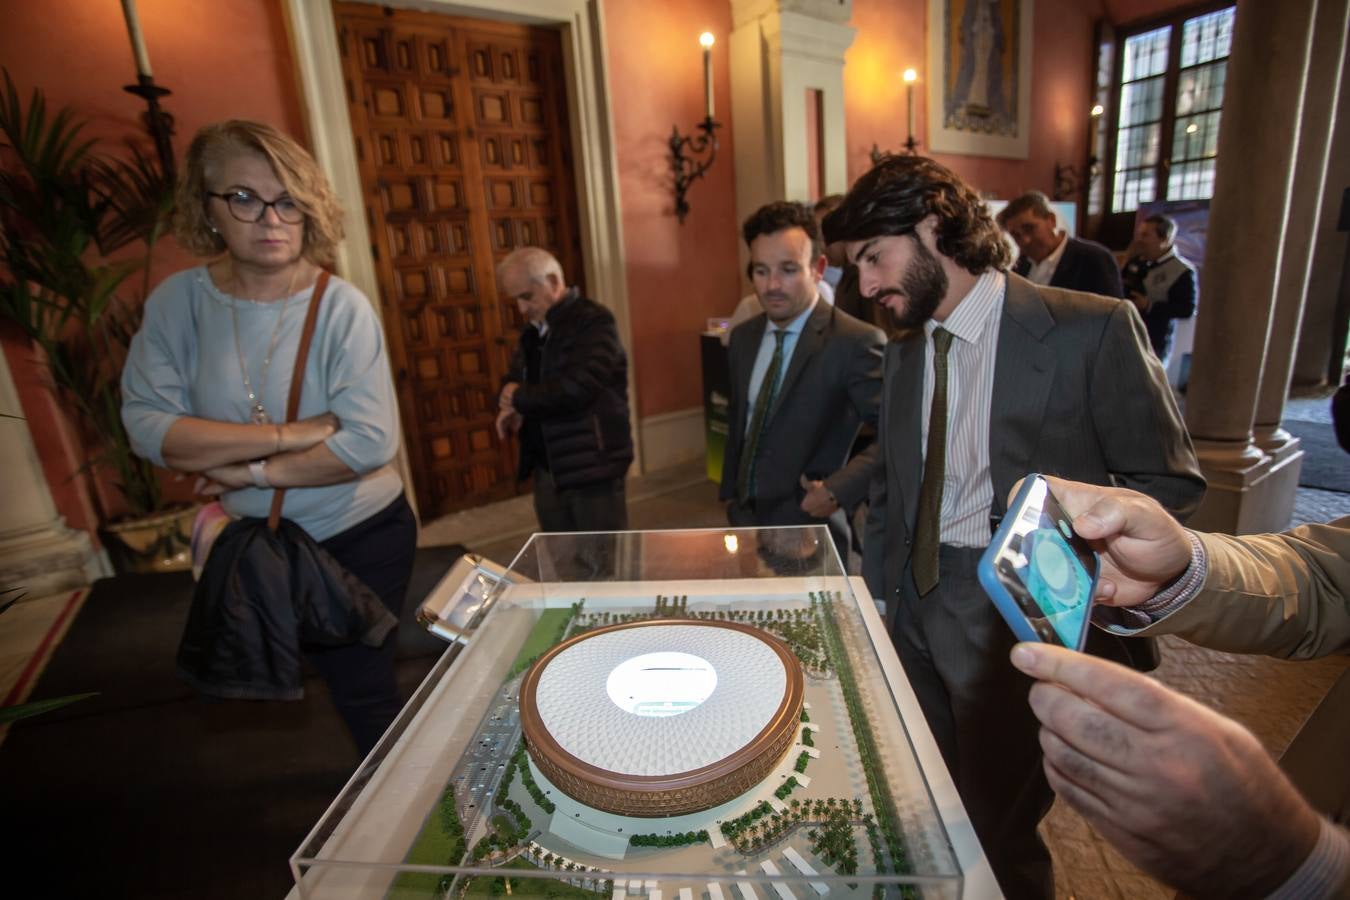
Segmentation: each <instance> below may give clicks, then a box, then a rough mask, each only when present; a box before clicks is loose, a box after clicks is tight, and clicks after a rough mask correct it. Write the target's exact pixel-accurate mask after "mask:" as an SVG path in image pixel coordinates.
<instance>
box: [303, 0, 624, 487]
mask: <svg viewBox="0 0 1350 900" xmlns="http://www.w3.org/2000/svg"><path fill="white" fill-rule="evenodd" d="M355 2H360V3H367V2H368V3H371V5H380V6H393V7H399V8H402V9H409V10H417V11H420V12H432V13H441V14H444V15H450V16H468V17H473V18H479V19H495V20H499V21H508V22H521V23H525V24H529V25H542V26H546V27H559V26H560V28H559V30H560V33H561V36H562V56H563V72H564V74H565V76H566V78H567V90H566V94H567V115H568V119H569V127H570V130H571V136H572V159H573V166H572V173H573V177H574V178H575V180H576V198H577V220H578V221H577V225H578V227H579V228H580V235H581V256H582V265H583V267H584V268H585V276H586V284H587V285H589V286H590V290H589V293H590V294H591V295H592V296H593V297H594V299H595V300H596V301H597V302H599V303H602V304H604V305H605V306H606V307H608V308H609V309H610V311H611V312H613V313H614V318H615V320H616V323H617V325H618V329H619V339H620V340H621V341H622V342H623V345H624V346H625V347H626V348H629V350H630V352H631V348H632V346H633V341H632V329H631V324H630V317H629V308H628V277H627V273H628V267H627V264H626V256H625V253H624V245H623V222H622V216H621V207H620V203H619V166H618V156H617V152H616V146H615V139H614V115H613V109H612V106H611V99H610V93H609V74H608V69H607V67H606V65H605V53H604V51H605V46H606V43H605V20H604V13H603V10H602V8H601V0H420V2H419V0H355ZM282 3H283V9H284V12H285V19H286V28H287V31H288V33H289V37H290V45H291V53H292V54H293V56H294V58H295V66H296V76H297V81H298V85H299V89H300V109H301V114H302V115H303V117H304V122H305V128H306V131H307V132H308V136H309V140H310V146H311V147H312V148H313V150H314V157H315V159H316V160H317V161H318V163H319V166H320V167H321V168H322V169H323V170H324V172H325V173H326V174H327V175H328V178H329V180H330V181H331V182H332V185H333V189H334V190H335V191H336V192H337V195H338V196H339V197H343V198H350V197H358V198H359V197H363V196H364V194H363V191H362V187H361V174H360V171H359V169H358V167H357V162H356V139H355V136H354V134H353V131H352V122H351V116H349V115H348V112H347V96H346V91H345V90H344V81H343V75H342V61H341V55H340V51H339V48H338V36H337V22H336V19H335V17H334V14H333V5H332V2H331V0H282ZM347 206H348V209H347V217H346V223H345V224H346V226H347V238H346V240H344V241H343V242H342V243H341V245H339V247H338V249H337V259H336V263H337V268H338V269H340V270H341V271H342V272H343V277H345V278H346V279H347V280H349V281H350V282H352V284H354V285H356V286H357V287H358V288H360V289H361V290H362V291H363V292H364V293H365V295H366V296H367V297H371V298H373V299H375V302H376V306H377V308H378V309H379V311H380V317H381V319H383V320H384V321H385V325H386V327H389V324H390V322H391V319H390V317H389V316H388V315H387V310H386V309H385V306H384V300H383V298H382V297H381V295H380V288H379V281H378V280H377V278H376V275H375V259H374V257H373V256H372V254H371V252H370V246H371V244H370V231H369V229H368V228H367V225H366V217H365V216H364V215H362V212H363V211H364V202H363V203H362V204H361V205H360V206H359V207H354V206H353V204H351V203H350V202H349V203H348V204H347ZM634 371H635V367H634V366H632V365H630V366H629V367H628V415H629V421H630V423H632V426H631V427H632V433H633V444H634V448H633V449H634V452H635V455H636V459H635V462H636V463H637V471H639V472H641V471H643V470H644V469H643V464H642V446H641V429H639V428H638V427H637V425H638V416H637V385H636V382H635V380H634V375H633V373H634ZM401 431H402V427H401V426H400V434H401ZM401 443H402V442H401ZM406 453H407V448H406V445H405V446H403V449H402V450H400V454H406ZM401 464H402V469H403V472H404V476H405V478H408V477H409V469H408V466H407V462H406V459H402V460H401Z"/></svg>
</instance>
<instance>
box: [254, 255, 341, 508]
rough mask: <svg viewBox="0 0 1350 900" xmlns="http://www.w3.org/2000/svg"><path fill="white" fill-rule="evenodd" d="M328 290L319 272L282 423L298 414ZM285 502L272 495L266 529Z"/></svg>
mask: <svg viewBox="0 0 1350 900" xmlns="http://www.w3.org/2000/svg"><path fill="white" fill-rule="evenodd" d="M327 289H328V270H327V269H323V270H321V271H320V272H319V278H318V280H317V281H315V282H314V291H313V292H312V293H311V294H310V297H309V312H308V313H307V314H306V315H305V328H304V330H303V331H301V332H300V346H299V347H298V348H297V349H296V351H295V371H294V372H292V373H291V395H290V397H288V398H287V400H286V418H285V419H284V420H283V421H286V422H294V421H295V417H296V416H297V415H299V413H300V389H301V388H303V387H304V386H305V363H307V362H308V361H309V345H310V342H311V340H312V339H313V338H314V325H315V323H316V322H317V321H318V320H319V304H320V303H322V302H323V293H324V291H326V290H327ZM285 500H286V489H285V488H279V489H278V490H277V491H276V492H275V493H274V494H272V511H271V512H269V513H268V514H267V527H268V528H270V529H272V530H273V531H276V530H277V526H278V525H279V524H281V505H282V504H283V503H284V502H285Z"/></svg>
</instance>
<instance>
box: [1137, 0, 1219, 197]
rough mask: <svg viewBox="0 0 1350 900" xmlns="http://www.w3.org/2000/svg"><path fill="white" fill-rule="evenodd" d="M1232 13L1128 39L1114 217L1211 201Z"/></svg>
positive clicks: (1204, 16) (1211, 14)
mask: <svg viewBox="0 0 1350 900" xmlns="http://www.w3.org/2000/svg"><path fill="white" fill-rule="evenodd" d="M1234 12H1235V7H1232V6H1229V7H1226V8H1223V9H1216V10H1214V11H1213V12H1207V13H1204V14H1202V15H1196V16H1191V17H1189V18H1183V19H1179V20H1178V21H1176V22H1169V23H1167V24H1163V25H1159V26H1156V27H1152V28H1149V29H1147V30H1141V31H1137V32H1135V33H1133V34H1126V35H1124V41H1123V47H1122V51H1123V52H1122V54H1121V65H1120V81H1119V87H1120V91H1119V94H1118V95H1117V103H1116V109H1117V110H1118V113H1117V117H1116V140H1115V166H1114V169H1113V172H1112V181H1111V211H1112V212H1113V213H1128V212H1132V211H1134V210H1135V209H1137V208H1138V207H1139V205H1140V204H1141V203H1148V202H1150V201H1153V200H1196V199H1207V198H1209V197H1211V196H1212V195H1213V193H1214V162H1215V158H1216V156H1217V154H1218V144H1219V112H1220V110H1221V109H1222V107H1223V89H1224V80H1225V76H1226V75H1227V73H1228V53H1229V49H1230V47H1231V46H1232V42H1233V18H1234ZM1178 38H1179V40H1178Z"/></svg>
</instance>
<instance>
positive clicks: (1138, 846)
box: [1011, 495, 1321, 897]
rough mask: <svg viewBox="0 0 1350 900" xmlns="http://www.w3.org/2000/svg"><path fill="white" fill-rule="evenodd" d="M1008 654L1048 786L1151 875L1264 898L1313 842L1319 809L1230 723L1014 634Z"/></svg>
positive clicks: (1201, 892)
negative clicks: (1026, 689) (1031, 718)
mask: <svg viewBox="0 0 1350 900" xmlns="http://www.w3.org/2000/svg"><path fill="white" fill-rule="evenodd" d="M1057 496H1058V495H1057ZM1011 658H1012V663H1013V665H1014V666H1015V667H1017V668H1018V669H1020V670H1021V671H1023V672H1025V673H1026V674H1028V675H1030V676H1031V677H1032V678H1035V679H1037V680H1038V683H1037V684H1035V685H1034V686H1033V687H1032V689H1031V694H1030V703H1031V709H1032V711H1033V712H1034V713H1035V714H1036V718H1037V719H1039V720H1040V722H1041V726H1042V727H1041V741H1040V742H1041V749H1042V750H1043V751H1044V752H1045V774H1046V777H1047V778H1048V779H1049V782H1050V787H1051V788H1053V789H1054V790H1055V793H1056V794H1058V795H1059V797H1060V798H1061V799H1063V800H1064V801H1065V802H1067V803H1068V804H1069V805H1070V806H1072V807H1073V808H1074V809H1076V810H1078V812H1079V813H1081V814H1082V815H1083V817H1084V818H1085V819H1087V821H1088V822H1089V823H1091V825H1092V827H1093V828H1095V829H1096V830H1097V832H1098V833H1099V834H1101V835H1102V837H1104V838H1106V840H1107V841H1109V842H1110V843H1111V844H1112V845H1113V846H1114V847H1115V848H1116V849H1117V850H1119V851H1120V852H1121V854H1122V855H1123V856H1124V857H1125V858H1126V859H1128V860H1130V862H1132V863H1134V864H1135V865H1137V866H1138V867H1139V868H1141V869H1143V870H1144V871H1145V872H1147V873H1148V874H1149V875H1152V876H1153V877H1155V878H1157V879H1159V880H1161V881H1164V882H1166V883H1168V884H1170V885H1172V886H1174V887H1177V888H1180V889H1181V890H1182V892H1183V893H1186V894H1191V895H1194V896H1205V897H1229V896H1252V897H1263V896H1266V895H1268V894H1269V893H1271V892H1272V891H1273V890H1274V889H1275V888H1277V887H1278V886H1279V885H1280V884H1282V883H1283V882H1284V881H1285V879H1287V878H1288V877H1289V876H1290V875H1291V874H1293V872H1294V870H1295V869H1297V868H1298V867H1299V865H1300V864H1301V863H1302V862H1303V860H1304V859H1306V858H1307V856H1308V854H1309V853H1310V852H1311V851H1312V848H1313V845H1314V843H1316V841H1317V837H1318V831H1319V829H1320V827H1321V822H1320V817H1319V816H1318V814H1317V813H1316V812H1315V811H1314V810H1313V809H1312V807H1311V806H1309V805H1308V803H1307V801H1305V800H1304V799H1303V798H1302V797H1301V796H1300V795H1299V793H1298V791H1297V790H1296V789H1295V788H1294V786H1293V785H1292V784H1290V783H1289V780H1288V779H1287V778H1286V777H1285V776H1284V774H1283V773H1282V772H1281V771H1280V770H1279V768H1278V767H1277V766H1276V765H1275V763H1274V761H1272V760H1271V758H1270V756H1269V755H1268V754H1267V753H1266V752H1265V750H1264V749H1263V748H1262V747H1261V745H1260V743H1259V742H1258V741H1257V740H1256V738H1254V737H1253V736H1252V735H1251V733H1250V732H1249V731H1247V730H1246V729H1245V728H1243V727H1242V726H1241V725H1239V724H1238V723H1236V722H1234V721H1232V720H1231V719H1227V718H1225V717H1223V716H1221V715H1219V714H1218V713H1216V712H1214V711H1213V710H1211V709H1209V708H1208V707H1205V706H1202V705H1201V704H1199V703H1197V702H1195V701H1194V700H1191V699H1190V698H1188V697H1184V696H1182V695H1180V694H1178V693H1176V692H1174V691H1172V690H1169V689H1168V688H1166V687H1163V686H1162V685H1160V684H1158V683H1157V682H1156V681H1154V680H1152V679H1151V678H1147V677H1145V676H1143V675H1141V674H1139V673H1137V672H1134V671H1131V670H1129V669H1127V668H1125V667H1123V666H1120V665H1117V664H1115V663H1112V662H1107V661H1105V660H1102V659H1098V658H1096V657H1092V656H1088V655H1086V654H1082V653H1076V652H1074V651H1072V650H1068V649H1066V648H1064V647H1056V646H1053V645H1050V644H1033V643H1021V644H1018V645H1016V646H1015V647H1014V648H1013V650H1012V654H1011Z"/></svg>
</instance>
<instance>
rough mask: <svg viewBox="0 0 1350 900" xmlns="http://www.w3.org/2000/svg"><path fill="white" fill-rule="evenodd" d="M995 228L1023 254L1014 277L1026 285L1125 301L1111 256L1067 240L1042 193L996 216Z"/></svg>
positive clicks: (1092, 245) (1016, 202)
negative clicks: (1013, 242)
mask: <svg viewBox="0 0 1350 900" xmlns="http://www.w3.org/2000/svg"><path fill="white" fill-rule="evenodd" d="M998 224H999V225H1000V226H1002V228H1003V230H1004V231H1006V232H1008V234H1010V235H1012V239H1013V241H1015V242H1016V243H1017V249H1018V250H1019V251H1021V255H1020V256H1018V257H1017V262H1016V263H1014V264H1013V271H1014V272H1016V273H1017V274H1018V275H1021V276H1022V277H1023V278H1025V279H1027V280H1028V281H1032V282H1035V283H1036V284H1048V285H1050V286H1051V287H1057V288H1064V289H1065V290H1070V291H1085V292H1087V293H1089V294H1101V295H1103V296H1105V297H1124V296H1125V289H1124V288H1123V287H1122V285H1121V282H1120V269H1119V268H1118V267H1117V266H1116V258H1115V256H1113V255H1112V254H1111V251H1110V250H1107V249H1106V248H1105V247H1103V246H1102V245H1101V244H1098V243H1094V242H1093V241H1085V240H1082V239H1080V238H1075V237H1069V235H1068V233H1067V232H1066V231H1065V230H1064V229H1062V228H1060V227H1059V219H1058V217H1056V215H1055V211H1054V210H1053V209H1051V208H1050V200H1049V198H1047V197H1046V196H1045V195H1044V194H1042V193H1041V192H1040V191H1027V192H1026V193H1025V194H1023V195H1022V196H1020V197H1018V198H1017V199H1015V200H1013V201H1012V202H1010V203H1009V204H1008V205H1007V206H1005V207H1003V209H1001V210H999V213H998Z"/></svg>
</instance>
